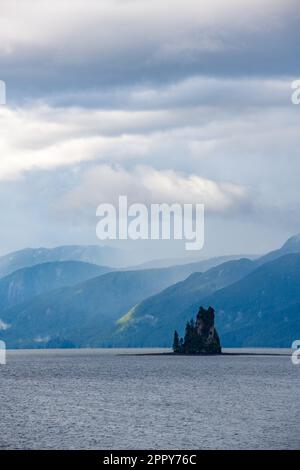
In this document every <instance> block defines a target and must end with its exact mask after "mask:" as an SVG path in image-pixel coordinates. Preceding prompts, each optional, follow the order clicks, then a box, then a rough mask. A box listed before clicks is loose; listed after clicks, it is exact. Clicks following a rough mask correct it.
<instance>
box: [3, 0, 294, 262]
mask: <svg viewBox="0 0 300 470" xmlns="http://www.w3.org/2000/svg"><path fill="white" fill-rule="evenodd" d="M299 20H300V11H299V5H298V1H296V0H227V1H226V2H225V1H224V0H210V1H209V2H204V1H199V0H184V1H183V0H180V1H179V0H172V1H169V0H100V1H99V0H98V1H93V0H73V1H71V0H69V1H66V0H52V2H48V1H43V0H40V1H39V2H36V1H33V0H25V1H23V2H19V1H14V0H1V17H0V79H1V80H4V81H5V82H6V86H7V105H6V106H0V195H1V198H0V204H1V214H2V223H1V247H0V252H2V253H4V252H7V251H9V250H13V249H17V248H22V247H24V246H40V245H43V246H53V245H58V244H68V243H97V239H96V236H95V226H96V222H97V221H96V219H95V210H96V207H97V205H98V204H99V203H100V202H102V201H114V200H115V198H116V197H117V196H118V195H119V194H128V195H129V197H130V198H131V199H132V200H138V201H139V202H150V201H153V200H154V201H161V202H187V201H188V202H204V203H205V205H206V214H207V215H206V244H205V251H204V254H205V255H213V254H221V253H226V254H229V253H238V252H240V253H251V252H252V253H259V252H263V251H266V250H268V249H271V248H273V247H275V246H277V245H278V244H280V243H281V242H283V241H284V239H285V238H287V237H288V236H289V235H292V234H294V233H296V232H300V222H299V215H300V202H299V201H300V200H299V189H298V188H299V173H300V160H299V125H300V105H299V106H296V105H293V104H292V102H291V93H292V90H291V83H292V81H293V80H297V79H300V57H299V52H298V50H297V48H298V44H299V43H300V29H299ZM134 249H136V250H140V251H141V253H145V244H143V245H142V244H139V243H136V244H135V245H134ZM163 254H165V255H166V256H181V255H182V254H183V244H178V243H177V244H176V243H175V244H174V243H170V244H167V242H164V243H162V244H157V243H156V244H152V245H151V246H150V245H149V244H148V245H147V255H148V256H151V257H156V256H162V255H163Z"/></svg>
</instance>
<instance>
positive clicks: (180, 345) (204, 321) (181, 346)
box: [173, 307, 221, 354]
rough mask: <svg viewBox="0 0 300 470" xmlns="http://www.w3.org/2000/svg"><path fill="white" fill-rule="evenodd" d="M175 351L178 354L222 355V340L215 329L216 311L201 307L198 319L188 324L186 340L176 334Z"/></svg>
mask: <svg viewBox="0 0 300 470" xmlns="http://www.w3.org/2000/svg"><path fill="white" fill-rule="evenodd" d="M173 350H174V353H176V354H221V343H220V338H219V335H218V333H217V330H216V328H215V311H214V309H213V308H212V307H209V308H208V309H207V310H206V309H205V308H203V307H200V309H199V312H198V314H197V317H196V321H194V320H193V319H192V320H191V321H189V322H187V324H186V327H185V335H184V339H182V338H181V339H179V336H178V333H177V331H175V333H174V342H173Z"/></svg>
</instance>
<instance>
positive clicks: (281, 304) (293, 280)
mask: <svg viewBox="0 0 300 470" xmlns="http://www.w3.org/2000/svg"><path fill="white" fill-rule="evenodd" d="M299 286H300V254H299V253H298V254H290V255H285V256H283V257H281V258H279V259H276V260H274V261H271V262H269V263H267V264H264V265H263V266H261V267H259V268H257V269H256V270H255V271H253V272H252V273H251V274H249V275H248V276H246V277H245V278H244V279H242V280H240V281H239V282H236V283H234V284H232V285H231V286H229V287H226V288H224V289H221V290H219V291H217V292H215V293H214V294H212V295H211V296H209V297H207V298H206V299H204V300H203V303H204V305H206V306H207V305H213V307H214V308H215V309H216V325H217V328H218V331H219V333H220V335H221V338H222V344H223V345H224V346H234V347H243V346H253V347H254V346H257V347H259V346H261V347H290V346H291V343H292V342H293V341H294V340H295V339H300V310H299V308H300V288H299ZM196 305H198V304H195V305H194V306H192V307H191V308H190V309H189V310H188V311H185V312H183V315H184V316H186V317H189V315H190V314H191V313H192V312H193V311H194V308H196Z"/></svg>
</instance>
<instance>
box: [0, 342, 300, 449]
mask: <svg viewBox="0 0 300 470" xmlns="http://www.w3.org/2000/svg"><path fill="white" fill-rule="evenodd" d="M151 351H152V350H151ZM141 352H143V353H145V352H150V351H149V350H142V351H141V350H139V351H138V350H134V351H132V350H130V351H124V350H108V351H107V350H35V351H11V352H8V357H7V364H6V365H1V366H0V397H1V415H0V422H1V434H0V448H1V449H300V401H299V398H300V396H299V392H300V366H295V365H293V364H292V362H291V358H290V355H282V356H278V355H277V356H276V355H274V356H265V355H247V354H246V355H225V356H212V357H210V356H185V357H182V356H171V355H159V354H153V355H138V354H139V353H141ZM152 352H153V351H152ZM154 352H159V351H158V350H155V351H154ZM235 352H236V353H237V352H239V351H238V350H235ZM243 352H244V353H245V352H246V353H247V351H243ZM248 352H251V351H248ZM252 352H253V351H252ZM269 352H270V351H269ZM271 352H275V353H276V352H280V351H276V350H275V351H274V350H273V351H271Z"/></svg>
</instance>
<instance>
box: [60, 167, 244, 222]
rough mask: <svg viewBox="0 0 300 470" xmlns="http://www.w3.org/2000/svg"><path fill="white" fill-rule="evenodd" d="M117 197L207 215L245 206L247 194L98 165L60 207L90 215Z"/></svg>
mask: <svg viewBox="0 0 300 470" xmlns="http://www.w3.org/2000/svg"><path fill="white" fill-rule="evenodd" d="M119 195H126V196H127V197H128V199H129V202H131V203H132V202H140V203H143V204H149V203H164V202H165V203H169V204H172V203H182V204H184V203H193V204H195V203H199V204H200V203H203V204H205V207H206V210H207V211H208V212H213V213H219V214H222V213H226V212H227V211H233V210H235V209H237V208H239V207H240V206H242V205H244V204H246V203H247V192H246V190H245V188H243V187H242V186H240V185H236V184H232V183H226V182H217V181H213V180H209V179H205V178H202V177H200V176H198V175H195V174H188V175H187V174H184V173H179V172H176V171H174V170H164V171H162V170H161V171H158V170H156V169H154V168H152V167H149V166H136V167H134V168H133V169H131V170H130V171H127V170H126V169H124V168H122V167H120V166H117V167H112V166H109V165H99V166H97V167H94V168H92V169H91V170H89V171H87V172H86V173H85V174H84V176H83V178H82V181H81V183H80V185H79V186H78V187H77V188H75V189H73V190H72V191H71V192H70V193H69V194H68V195H67V196H66V197H65V199H64V201H61V203H60V207H61V208H63V210H64V212H67V211H71V213H72V214H74V212H75V213H81V211H85V212H90V208H92V209H93V210H94V211H95V210H96V207H97V206H98V204H100V203H103V202H108V203H114V204H116V205H117V204H118V197H119Z"/></svg>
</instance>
